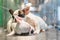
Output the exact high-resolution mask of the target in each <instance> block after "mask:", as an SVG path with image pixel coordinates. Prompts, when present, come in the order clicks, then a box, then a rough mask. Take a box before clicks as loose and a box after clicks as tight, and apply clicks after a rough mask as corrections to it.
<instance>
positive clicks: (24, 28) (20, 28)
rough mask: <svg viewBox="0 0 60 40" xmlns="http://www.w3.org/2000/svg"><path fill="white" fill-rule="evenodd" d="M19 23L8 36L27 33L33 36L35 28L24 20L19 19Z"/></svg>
mask: <svg viewBox="0 0 60 40" xmlns="http://www.w3.org/2000/svg"><path fill="white" fill-rule="evenodd" d="M17 21H18V23H17V25H15V26H16V27H15V28H14V29H13V30H12V32H10V33H9V34H8V35H7V36H11V35H13V34H15V33H17V34H21V33H27V32H29V35H31V31H32V30H34V28H33V27H32V26H31V25H30V24H28V23H27V22H25V21H24V20H20V19H17Z"/></svg>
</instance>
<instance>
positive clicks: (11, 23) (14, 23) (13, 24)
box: [7, 9, 34, 36]
mask: <svg viewBox="0 0 60 40" xmlns="http://www.w3.org/2000/svg"><path fill="white" fill-rule="evenodd" d="M9 12H10V13H11V15H12V18H11V19H10V20H9V21H8V23H7V30H8V32H9V34H8V35H7V36H10V35H13V34H14V33H15V29H16V26H17V19H18V18H17V19H16V18H15V17H16V16H18V17H22V18H24V16H25V15H24V14H23V12H22V11H20V10H19V11H15V12H18V13H15V14H13V10H11V9H10V10H9ZM13 20H15V21H13ZM21 24H22V25H21ZM19 25H20V26H19V27H18V28H20V29H21V28H22V27H23V28H24V27H25V30H26V28H27V29H29V28H30V29H29V30H30V31H29V30H27V32H29V34H31V31H32V30H34V28H33V27H32V26H31V25H30V24H28V23H26V22H25V21H22V22H21V23H20V24H19ZM22 30H23V29H22ZM22 30H20V32H18V31H17V33H20V34H21V33H24V32H25V33H26V31H24V32H23V31H22Z"/></svg>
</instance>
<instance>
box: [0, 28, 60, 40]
mask: <svg viewBox="0 0 60 40" xmlns="http://www.w3.org/2000/svg"><path fill="white" fill-rule="evenodd" d="M0 40H60V31H57V30H56V29H54V28H52V29H49V30H48V31H46V32H44V33H41V34H39V35H34V36H9V37H7V36H6V34H5V33H4V32H1V31H0Z"/></svg>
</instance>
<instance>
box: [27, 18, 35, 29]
mask: <svg viewBox="0 0 60 40" xmlns="http://www.w3.org/2000/svg"><path fill="white" fill-rule="evenodd" d="M26 22H27V23H29V24H30V25H32V26H33V27H34V29H36V25H35V22H34V21H33V20H32V19H30V18H29V17H27V20H26Z"/></svg>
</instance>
